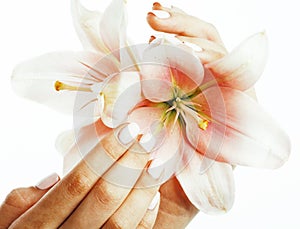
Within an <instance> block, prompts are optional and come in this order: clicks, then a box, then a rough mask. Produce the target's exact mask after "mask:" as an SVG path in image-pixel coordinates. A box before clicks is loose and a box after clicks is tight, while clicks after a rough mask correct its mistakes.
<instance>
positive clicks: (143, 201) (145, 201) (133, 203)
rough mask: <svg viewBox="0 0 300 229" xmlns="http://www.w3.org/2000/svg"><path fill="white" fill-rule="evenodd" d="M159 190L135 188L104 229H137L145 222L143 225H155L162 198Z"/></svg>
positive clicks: (155, 188) (156, 188) (154, 188)
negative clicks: (157, 207)
mask: <svg viewBox="0 0 300 229" xmlns="http://www.w3.org/2000/svg"><path fill="white" fill-rule="evenodd" d="M141 179H143V178H141ZM158 188H159V187H157V186H156V187H151V188H134V189H133V190H132V191H131V192H130V194H129V196H128V197H127V198H126V200H125V201H124V202H123V203H122V205H121V206H120V207H119V208H118V210H117V211H116V212H115V213H114V214H113V215H112V216H111V217H110V218H109V220H108V221H107V222H106V223H105V225H104V227H103V229H109V228H124V229H127V228H128V229H131V228H136V227H137V226H138V225H139V224H140V222H141V221H143V220H144V222H142V225H148V226H149V225H150V224H151V225H152V224H154V222H155V218H156V213H155V210H156V209H155V208H156V206H157V205H158V203H159V197H160V195H159V192H158ZM147 209H148V210H147ZM147 228H151V227H147Z"/></svg>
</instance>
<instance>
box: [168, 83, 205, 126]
mask: <svg viewBox="0 0 300 229" xmlns="http://www.w3.org/2000/svg"><path fill="white" fill-rule="evenodd" d="M173 94H174V98H173V99H171V100H169V101H167V102H165V104H166V105H167V106H168V108H167V109H166V111H165V115H164V118H163V121H164V122H167V123H169V122H170V121H172V122H173V123H174V124H175V122H177V121H179V122H180V123H181V124H185V123H186V120H187V119H186V116H187V115H189V116H192V117H193V119H195V120H196V121H197V123H198V126H199V128H200V129H202V130H206V129H207V127H208V125H209V120H208V118H206V117H204V116H205V115H204V113H203V112H202V111H201V105H200V104H197V103H195V102H193V101H191V99H190V98H189V97H188V96H186V95H183V94H182V93H180V90H179V89H178V88H177V87H175V88H174V93H173Z"/></svg>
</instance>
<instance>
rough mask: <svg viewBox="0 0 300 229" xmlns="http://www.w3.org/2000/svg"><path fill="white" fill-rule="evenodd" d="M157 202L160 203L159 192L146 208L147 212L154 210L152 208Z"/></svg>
mask: <svg viewBox="0 0 300 229" xmlns="http://www.w3.org/2000/svg"><path fill="white" fill-rule="evenodd" d="M159 201H160V192H157V193H156V195H155V196H154V197H153V199H152V201H151V203H150V205H149V207H148V210H150V211H152V210H154V208H155V207H156V206H157V204H158V203H159Z"/></svg>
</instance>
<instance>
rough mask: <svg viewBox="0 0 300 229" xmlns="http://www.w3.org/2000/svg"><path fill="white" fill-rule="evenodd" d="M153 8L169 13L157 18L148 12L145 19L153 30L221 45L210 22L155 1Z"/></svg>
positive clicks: (216, 32)
mask: <svg viewBox="0 0 300 229" xmlns="http://www.w3.org/2000/svg"><path fill="white" fill-rule="evenodd" d="M153 10H162V11H165V12H167V13H169V14H170V17H168V18H159V17H157V16H156V15H155V14H154V13H152V12H149V13H148V15H147V21H148V23H149V25H150V26H151V27H152V28H153V29H154V30H157V31H160V32H166V33H173V34H178V35H182V36H190V37H200V38H205V39H208V40H211V41H214V42H216V43H218V44H220V45H223V42H222V40H221V37H220V35H219V33H218V31H217V30H216V28H215V27H214V26H213V25H212V24H210V23H207V22H205V21H202V20H200V19H198V18H196V17H194V16H191V15H188V14H185V13H184V12H182V11H179V10H178V9H177V8H167V7H163V6H161V5H160V4H159V3H157V2H156V3H154V4H153Z"/></svg>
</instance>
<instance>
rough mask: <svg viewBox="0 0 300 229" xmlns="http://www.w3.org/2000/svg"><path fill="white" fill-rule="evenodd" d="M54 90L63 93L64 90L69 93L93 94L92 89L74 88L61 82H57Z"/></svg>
mask: <svg viewBox="0 0 300 229" xmlns="http://www.w3.org/2000/svg"><path fill="white" fill-rule="evenodd" d="M54 88H55V90H56V91H62V90H67V91H86V92H91V91H92V90H91V89H90V88H85V87H77V86H72V85H68V84H65V83H63V82H60V81H56V82H55V84H54Z"/></svg>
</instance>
